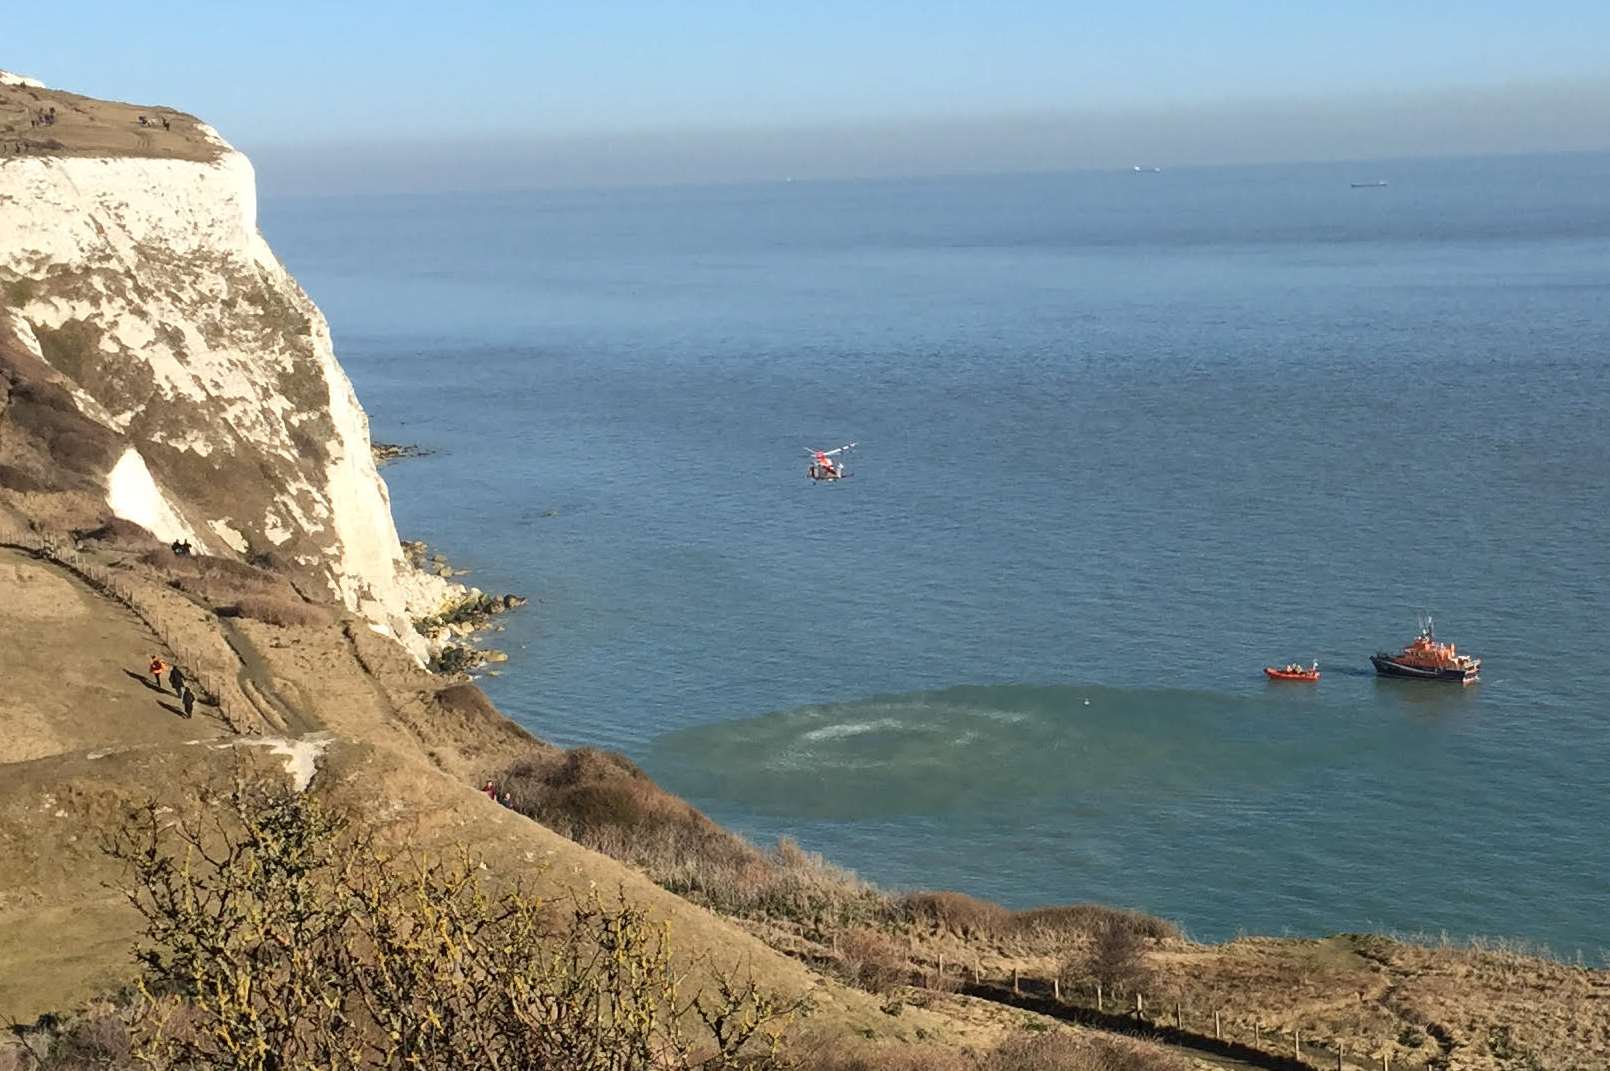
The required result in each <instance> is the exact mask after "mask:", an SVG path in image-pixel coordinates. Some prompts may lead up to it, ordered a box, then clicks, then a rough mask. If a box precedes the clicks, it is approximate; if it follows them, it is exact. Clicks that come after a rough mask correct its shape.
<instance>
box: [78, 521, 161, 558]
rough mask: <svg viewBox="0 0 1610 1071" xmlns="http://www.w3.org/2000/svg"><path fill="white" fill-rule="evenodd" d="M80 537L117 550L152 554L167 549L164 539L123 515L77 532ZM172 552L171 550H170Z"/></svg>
mask: <svg viewBox="0 0 1610 1071" xmlns="http://www.w3.org/2000/svg"><path fill="white" fill-rule="evenodd" d="M75 534H76V535H77V536H78V538H79V539H81V540H84V541H86V542H91V543H99V544H101V545H102V546H104V547H109V548H114V549H117V550H126V551H134V552H137V553H140V554H151V553H152V552H154V551H157V550H161V549H166V548H165V546H164V544H163V542H162V540H160V539H158V538H157V537H156V536H154V535H152V534H151V533H150V532H149V531H147V530H146V529H145V528H143V527H141V526H140V525H138V524H135V523H134V522H133V521H126V520H124V519H123V518H122V517H111V518H108V519H107V521H106V523H105V524H103V525H100V526H99V527H96V528H92V529H89V530H87V531H83V532H78V533H75ZM169 553H170V554H171V553H172V552H171V551H170V552H169Z"/></svg>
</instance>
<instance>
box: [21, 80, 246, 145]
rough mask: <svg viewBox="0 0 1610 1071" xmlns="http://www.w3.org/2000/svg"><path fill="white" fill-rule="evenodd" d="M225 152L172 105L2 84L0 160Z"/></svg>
mask: <svg viewBox="0 0 1610 1071" xmlns="http://www.w3.org/2000/svg"><path fill="white" fill-rule="evenodd" d="M142 119H143V120H144V122H143V123H142V122H141V120H142ZM164 124H166V125H164ZM222 154H223V149H222V148H221V146H220V145H219V144H218V142H217V141H216V140H214V139H213V138H212V137H210V136H208V134H207V133H206V132H205V128H204V127H203V125H202V123H201V122H200V120H198V119H196V117H195V116H193V115H186V114H185V113H184V112H180V111H175V110H174V109H172V108H161V107H147V106H145V105H139V104H124V103H121V102H119V101H110V100H96V99H95V98H93V97H81V96H79V95H78V94H76V93H64V92H62V91H60V90H56V89H43V88H38V87H34V86H27V85H0V162H3V161H5V160H7V159H11V158H14V157H22V156H113V157H116V156H129V157H145V158H148V159H162V160H197V161H202V162H207V161H211V160H216V159H218V158H219V157H220V156H221V155H222Z"/></svg>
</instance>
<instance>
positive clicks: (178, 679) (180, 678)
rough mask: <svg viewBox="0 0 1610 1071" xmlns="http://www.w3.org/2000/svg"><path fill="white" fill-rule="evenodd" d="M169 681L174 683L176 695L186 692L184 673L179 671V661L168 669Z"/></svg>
mask: <svg viewBox="0 0 1610 1071" xmlns="http://www.w3.org/2000/svg"><path fill="white" fill-rule="evenodd" d="M168 683H169V684H171V685H173V694H174V695H183V694H184V674H183V673H181V672H180V671H179V663H177V662H175V663H174V664H173V666H172V667H171V668H170V669H169V670H168Z"/></svg>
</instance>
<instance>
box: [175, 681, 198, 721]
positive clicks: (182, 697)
mask: <svg viewBox="0 0 1610 1071" xmlns="http://www.w3.org/2000/svg"><path fill="white" fill-rule="evenodd" d="M179 702H181V703H183V704H184V716H185V717H187V718H190V717H194V716H195V711H196V693H195V692H192V691H191V690H190V689H189V688H186V689H185V690H184V691H183V692H181V693H180V694H179Z"/></svg>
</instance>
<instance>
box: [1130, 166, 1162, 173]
mask: <svg viewBox="0 0 1610 1071" xmlns="http://www.w3.org/2000/svg"><path fill="white" fill-rule="evenodd" d="M1162 172H1163V169H1162V168H1160V167H1141V166H1140V165H1139V164H1136V165H1135V174H1137V175H1160V174H1162Z"/></svg>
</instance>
